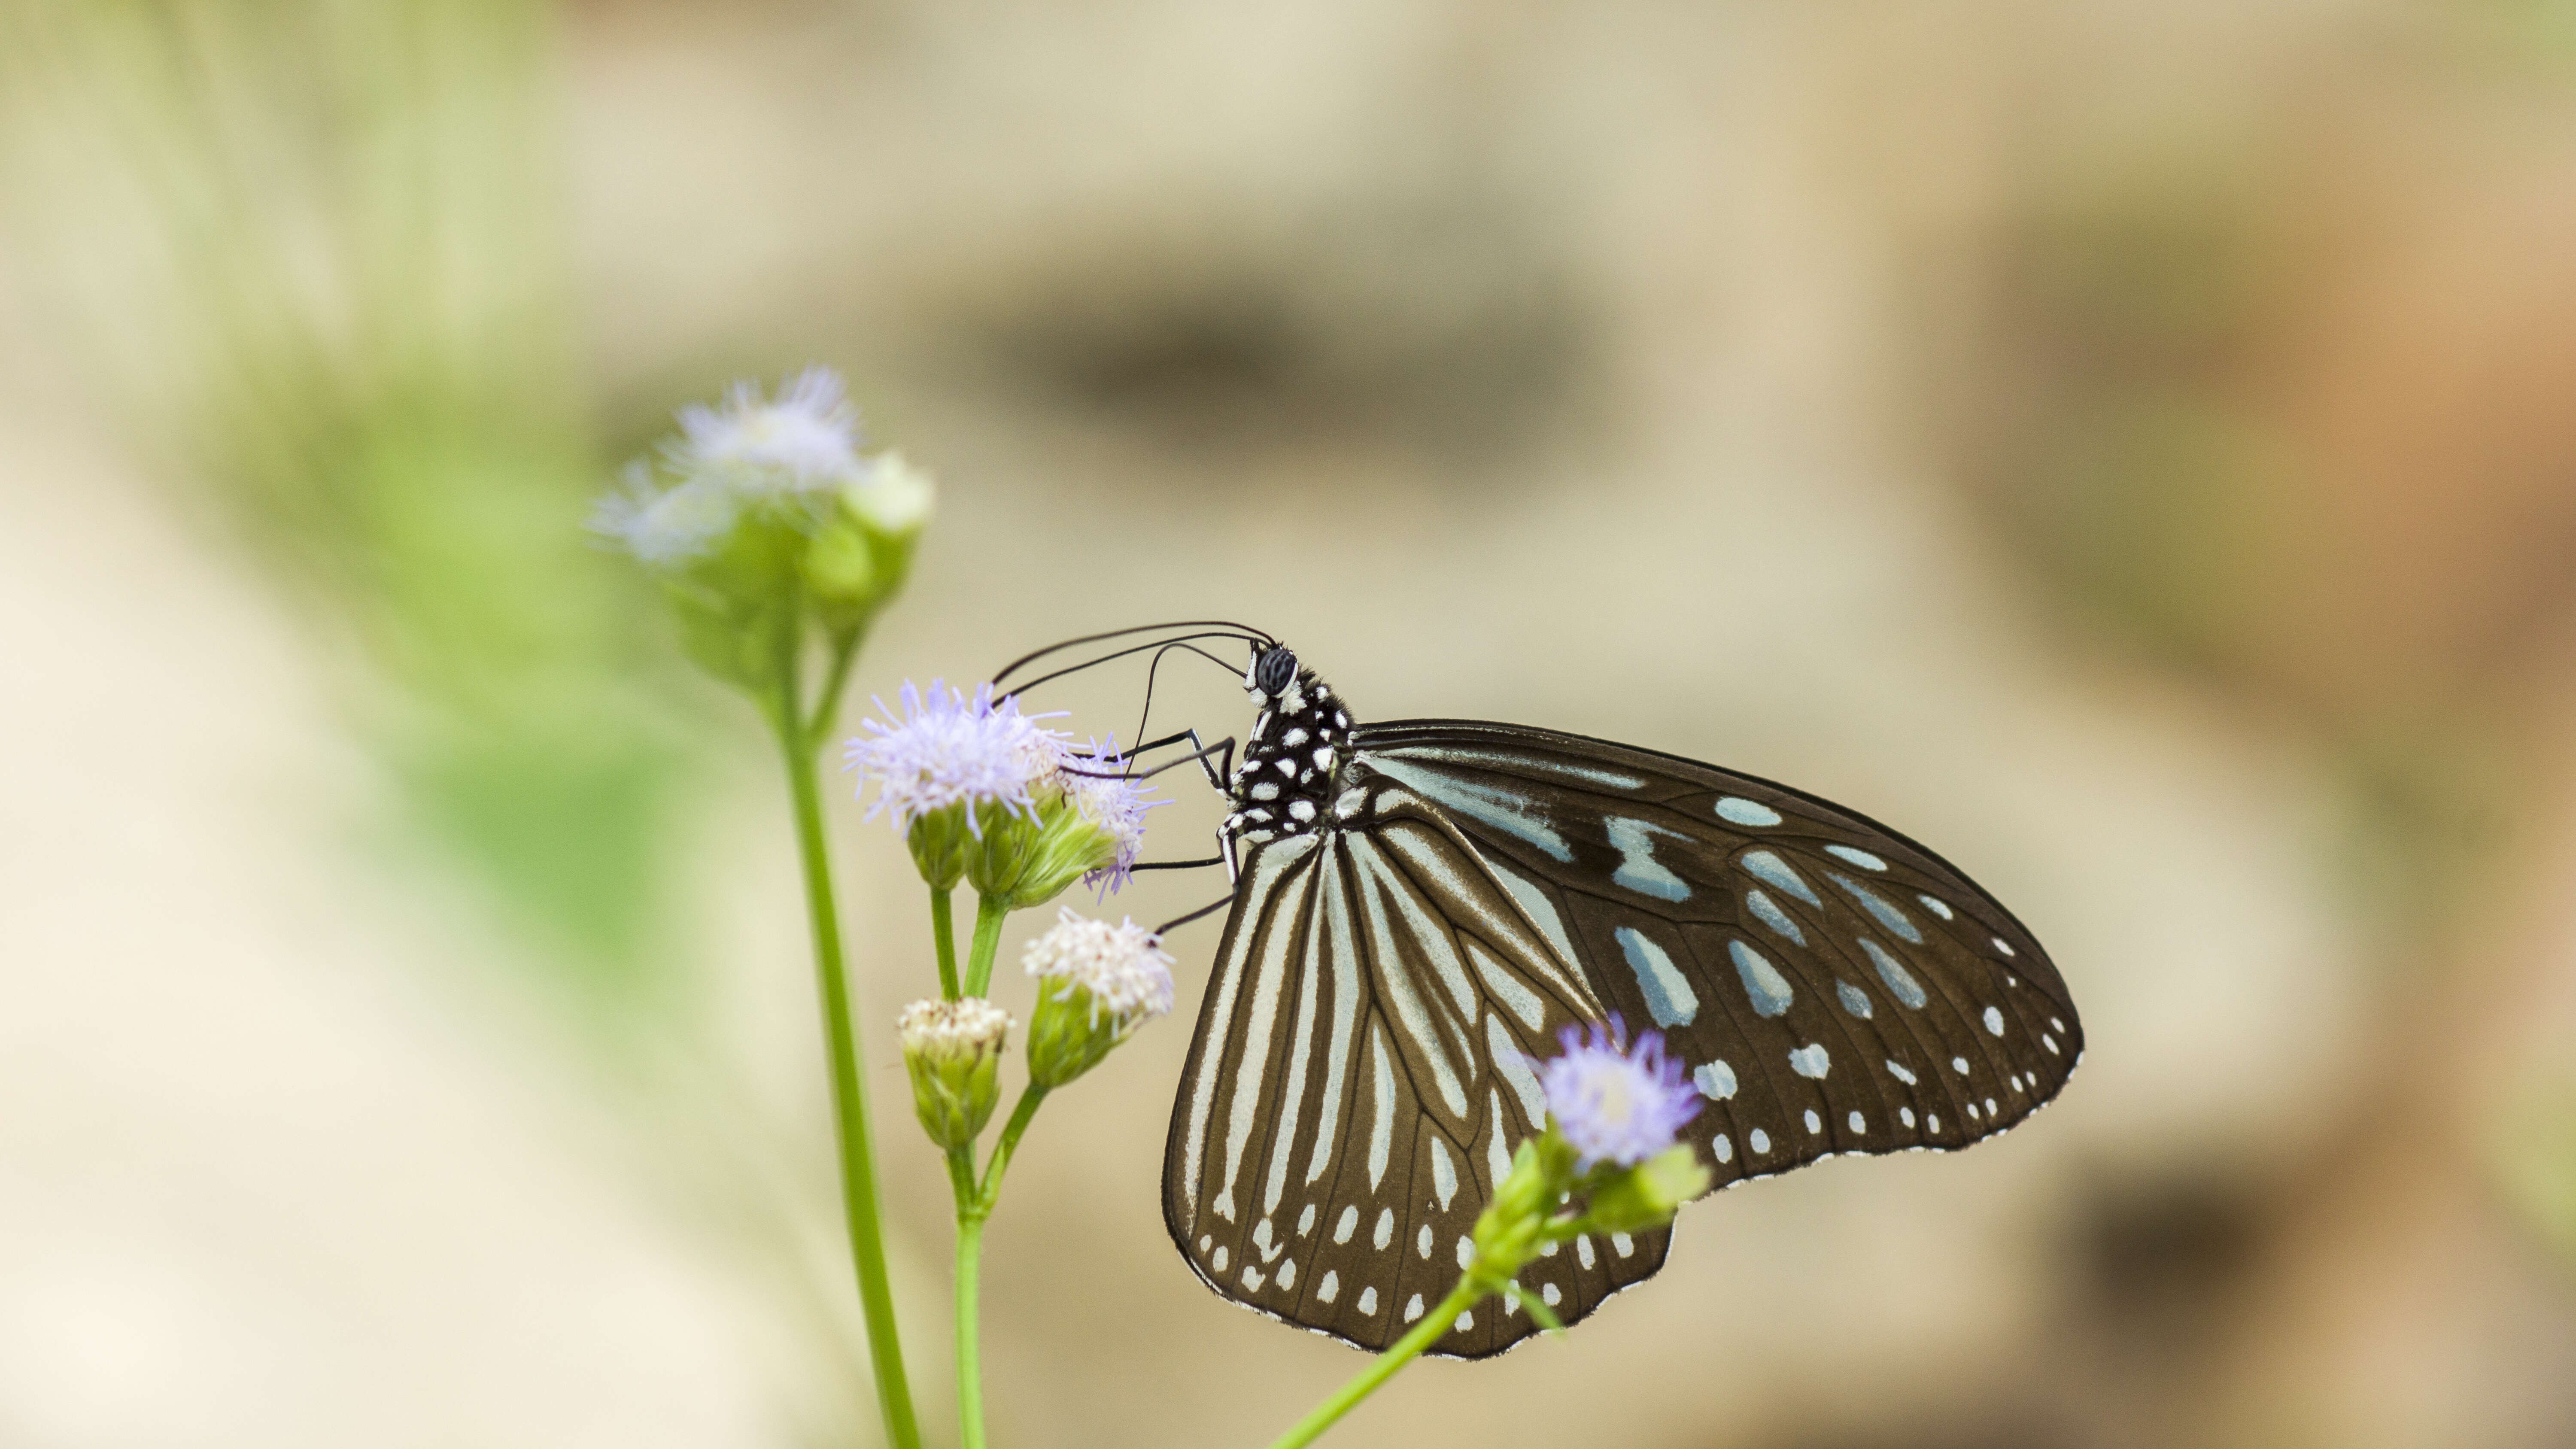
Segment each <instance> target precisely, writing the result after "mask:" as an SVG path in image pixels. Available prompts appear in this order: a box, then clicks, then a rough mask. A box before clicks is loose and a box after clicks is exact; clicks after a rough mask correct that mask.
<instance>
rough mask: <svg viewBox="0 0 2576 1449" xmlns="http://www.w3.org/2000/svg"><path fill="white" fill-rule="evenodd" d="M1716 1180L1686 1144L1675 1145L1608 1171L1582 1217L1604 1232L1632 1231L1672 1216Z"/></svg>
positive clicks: (1665, 1220)
mask: <svg viewBox="0 0 2576 1449" xmlns="http://www.w3.org/2000/svg"><path fill="white" fill-rule="evenodd" d="M1714 1181H1715V1179H1714V1178H1712V1177H1711V1176H1710V1175H1709V1170H1708V1169H1707V1168H1705V1167H1702V1166H1700V1164H1699V1159H1698V1158H1697V1157H1695V1156H1693V1155H1692V1153H1691V1149H1690V1148H1689V1147H1687V1146H1675V1147H1671V1148H1668V1149H1666V1150H1665V1151H1663V1152H1660V1153H1658V1154H1656V1155H1655V1156H1653V1157H1649V1158H1647V1159H1646V1160H1645V1161H1643V1162H1640V1163H1638V1164H1637V1165H1636V1166H1634V1167H1631V1168H1625V1169H1622V1170H1620V1171H1618V1172H1615V1173H1613V1174H1611V1175H1610V1177H1609V1179H1608V1180H1607V1181H1605V1182H1603V1183H1602V1184H1601V1185H1600V1186H1598V1187H1596V1188H1594V1189H1593V1190H1592V1195H1591V1201H1590V1204H1589V1209H1588V1211H1587V1212H1586V1213H1585V1214H1584V1215H1585V1217H1587V1218H1588V1219H1590V1220H1591V1222H1592V1224H1593V1226H1595V1227H1597V1228H1599V1229H1600V1230H1601V1231H1603V1232H1609V1233H1633V1232H1637V1231H1639V1230H1641V1229H1644V1228H1659V1227H1662V1226H1663V1225H1664V1224H1666V1223H1668V1222H1671V1221H1672V1220H1673V1214H1674V1213H1676V1212H1678V1211H1680V1210H1681V1205H1682V1204H1683V1203H1686V1202H1689V1201H1691V1200H1692V1199H1693V1198H1696V1197H1698V1196H1699V1195H1701V1194H1702V1193H1705V1192H1707V1191H1708V1190H1709V1187H1710V1186H1711V1184H1712V1183H1713V1182H1714Z"/></svg>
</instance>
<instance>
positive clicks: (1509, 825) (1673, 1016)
mask: <svg viewBox="0 0 2576 1449" xmlns="http://www.w3.org/2000/svg"><path fill="white" fill-rule="evenodd" d="M1357 743H1358V745H1359V747H1360V749H1359V755H1358V758H1357V760H1356V761H1355V765H1357V766H1358V767H1360V768H1363V769H1371V768H1373V769H1376V770H1378V771H1379V772H1381V773H1383V774H1385V775H1387V776H1389V777H1391V778H1395V779H1400V780H1402V781H1404V782H1405V783H1406V784H1407V785H1408V786H1410V787H1411V788H1413V789H1415V790H1418V791H1421V792H1423V793H1424V794H1425V795H1426V796H1427V797H1428V798H1429V799H1430V800H1431V801H1432V802H1433V803H1435V804H1438V805H1442V806H1445V807H1447V808H1448V809H1449V810H1450V812H1451V814H1452V816H1453V818H1455V819H1456V820H1457V822H1458V824H1459V827H1460V829H1461V830H1462V832H1463V833H1464V834H1465V835H1466V836H1467V837H1468V838H1469V839H1470V840H1472V841H1473V842H1474V844H1475V846H1476V847H1477V848H1478V850H1479V851H1480V852H1481V854H1482V855H1483V857H1484V859H1485V861H1486V863H1487V865H1488V867H1489V868H1490V869H1491V870H1492V871H1493V872H1494V874H1495V875H1496V876H1497V877H1499V878H1501V879H1502V880H1504V881H1505V882H1506V883H1507V886H1509V887H1510V888H1512V889H1514V890H1515V892H1516V894H1521V895H1534V896H1536V897H1538V898H1540V899H1541V900H1542V901H1543V902H1544V903H1545V904H1546V905H1547V906H1549V907H1551V908H1553V909H1554V911H1555V912H1556V913H1557V915H1558V917H1559V918H1560V919H1561V920H1562V921H1563V923H1564V930H1565V936H1566V941H1565V943H1564V944H1565V945H1566V946H1567V947H1568V948H1570V950H1571V951H1572V953H1573V954H1574V955H1575V957H1576V958H1577V959H1578V960H1579V962H1580V965H1581V968H1582V971H1583V974H1584V977H1585V979H1586V980H1587V982H1589V983H1590V984H1591V985H1592V986H1593V988H1594V989H1595V991H1596V992H1597V993H1598V994H1599V995H1600V996H1601V997H1602V999H1603V1000H1604V1001H1605V1002H1607V1003H1608V1004H1609V1005H1610V1006H1611V1007H1612V1009H1614V1010H1617V1011H1619V1012H1620V1013H1621V1014H1622V1015H1623V1016H1624V1017H1625V1018H1626V1019H1627V1020H1628V1021H1629V1022H1631V1023H1632V1024H1634V1025H1637V1026H1641V1027H1642V1026H1649V1025H1651V1026H1653V1027H1655V1028H1657V1029H1658V1030H1661V1031H1662V1032H1664V1034H1665V1037H1666V1041H1667V1045H1668V1047H1669V1048H1670V1049H1671V1050H1673V1051H1674V1052H1675V1053H1677V1054H1678V1055H1680V1056H1681V1057H1682V1059H1683V1060H1684V1061H1685V1062H1686V1063H1687V1064H1688V1065H1689V1066H1690V1067H1691V1068H1692V1069H1693V1075H1694V1080H1695V1081H1696V1082H1697V1083H1698V1084H1699V1086H1700V1088H1701V1090H1702V1092H1703V1094H1704V1095H1705V1096H1706V1097H1707V1098H1708V1099H1709V1108H1708V1110H1705V1111H1703V1112H1702V1114H1701V1117H1700V1120H1699V1121H1698V1123H1696V1124H1695V1127H1694V1132H1693V1140H1694V1144H1695V1145H1696V1146H1697V1147H1698V1148H1699V1150H1700V1152H1701V1154H1702V1156H1703V1158H1704V1159H1706V1161H1707V1164H1708V1166H1709V1167H1710V1168H1711V1170H1712V1171H1713V1172H1715V1173H1716V1175H1717V1180H1718V1181H1719V1182H1720V1183H1721V1184H1723V1183H1726V1182H1729V1181H1734V1180H1740V1179H1742V1178H1746V1177H1757V1176H1763V1175H1766V1174H1769V1173H1773V1172H1779V1171H1783V1170H1786V1169H1788V1168H1791V1167H1796V1166H1800V1165H1803V1164H1804V1163H1807V1162H1812V1161H1814V1160H1816V1159H1818V1158H1821V1157H1825V1156H1829V1155H1832V1154H1834V1153H1839V1152H1860V1153H1878V1152H1891V1151H1899V1150H1904V1149H1907V1148H1913V1147H1934V1148H1945V1147H1957V1146H1963V1145H1965V1144H1967V1143H1969V1142H1972V1141H1975V1140H1976V1139H1978V1138H1981V1137H1986V1136H1989V1135H1992V1134H1993V1133H1995V1132H1998V1131H2001V1130H2003V1129H2004V1128H2006V1127H2009V1126H2011V1125H2012V1124H2013V1123H2015V1122H2017V1121H2019V1120H2020V1119H2021V1118H2022V1117H2024V1116H2027V1115H2028V1114H2029V1113H2030V1112H2031V1111H2032V1110H2034V1109H2035V1108H2037V1107H2038V1106H2039V1105H2040V1104H2042V1103H2044V1102H2046V1101H2047V1100H2048V1099H2049V1098H2051V1097H2053V1096H2054V1095H2056V1093H2057V1091H2058V1089H2059V1088H2060V1087H2061V1086H2062V1085H2063V1084H2064V1083H2065V1080H2066V1077H2067V1074H2068V1073H2069V1072H2071V1071H2072V1070H2073V1067H2074V1064H2075V1060H2076V1057H2077V1055H2078V1053H2079V1052H2080V1050H2081V1047H2082V1031H2081V1027H2080V1025H2079V1024H2078V1022H2077V1021H2076V1018H2075V1011H2074V1007H2073V1005H2072V1003H2071V1002H2070V1001H2069V1000H2068V997H2067V992H2066V988H2065V985H2064V983H2063V982H2062V981H2061V980H2060V978H2059V977H2058V974H2057V971H2056V968H2055V967H2054V966H2053V965H2051V964H2050V962H2049V961H2048V959H2047V957H2046V955H2045V953H2043V952H2042V951H2041V950H2040V948H2039V945H2038V943H2037V942H2036V941H2035V940H2033V939H2032V938H2031V936H2030V934H2029V932H2028V931H2026V930H2024V929H2023V928H2022V926H2021V925H2020V923H2019V922H2017V921H2015V920H2014V919H2013V918H2012V916H2011V915H2010V913H2008V912H2006V911H2005V910H2004V909H2003V908H2002V907H2001V906H2000V905H1998V904H1996V903H1995V902H1994V900H1993V899H1992V898H1991V897H1989V896H1988V895H1986V894H1985V892H1984V891H1982V890H1980V889H1979V888H1978V887H1977V886H1975V885H1974V884H1973V883H1972V882H1970V881H1969V880H1967V878H1966V877H1965V876H1963V875H1961V874H1960V873H1959V872H1958V871H1957V870H1956V869H1954V868H1952V867H1951V866H1950V865H1949V864H1948V863H1947V862H1945V861H1943V860H1941V859H1940V858H1939V857H1938V856H1935V855H1933V854H1932V853H1931V852H1929V851H1926V850H1924V849H1923V848H1922V847H1920V846H1918V845H1916V844H1914V843H1913V842H1912V841H1910V840H1907V839H1906V838H1905V837H1903V836H1901V835H1898V834H1896V833H1895V832H1893V831H1890V830H1887V829H1885V828H1884V827H1882V826H1879V825H1877V824H1875V823H1874V822H1871V821H1869V820H1867V819H1865V818H1863V817H1861V816H1858V815H1855V814H1853V813H1851V812H1849V811H1846V810H1843V809H1841V808H1840V807H1837V806H1833V805H1830V804H1827V803H1826V802H1824V801H1820V800H1817V799H1815V798H1813V797H1811V796H1807V795H1804V794H1801V793H1799V792H1797V791H1794V790H1790V789H1787V788H1786V787H1783V786H1779V785H1775V784H1771V783H1769V782H1767V781H1762V780H1756V779H1754V778H1752V777H1750V776H1744V775H1737V774H1734V773H1732V772H1729V771H1724V770H1719V769H1716V768H1714V767H1712V766H1708V765H1703V764H1698V763H1696V762H1693V761H1688V760H1681V759H1676V758H1673V757H1670V756H1664V755H1658V754H1655V753H1653V752H1651V751H1645V750H1637V749H1633V748H1629V747H1626V746H1620V745H1613V744H1608V743H1605V742H1602V741H1595V740H1587V739H1583V738H1581V737H1579V736H1572V735H1561V734H1555V733H1552V732H1549V731H1544V730H1532V729H1524V728H1520V727H1516V726H1501V725H1483V724H1474V723H1464V722H1428V723H1411V724H1399V725H1389V726H1382V727H1374V728H1364V729H1363V730H1361V732H1360V734H1359V738H1358V741H1357Z"/></svg>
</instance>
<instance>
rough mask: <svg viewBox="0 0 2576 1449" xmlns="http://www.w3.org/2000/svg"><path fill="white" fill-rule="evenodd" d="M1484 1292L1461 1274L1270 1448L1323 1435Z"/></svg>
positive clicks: (1291, 1446)
mask: <svg viewBox="0 0 2576 1449" xmlns="http://www.w3.org/2000/svg"><path fill="white" fill-rule="evenodd" d="M1483 1296H1484V1293H1483V1292H1482V1291H1481V1290H1480V1289H1478V1288H1477V1287H1476V1286H1475V1283H1474V1280H1473V1279H1472V1278H1469V1277H1461V1278H1460V1279H1459V1280H1458V1286H1457V1287H1455V1288H1452V1289H1450V1290H1449V1296H1448V1297H1446V1298H1443V1299H1441V1300H1440V1306H1439V1307H1437V1308H1434V1309H1432V1310H1431V1311H1430V1312H1429V1313H1426V1314H1424V1315H1423V1316H1422V1321H1421V1322H1420V1323H1417V1324H1415V1325H1413V1331H1412V1332H1411V1333H1408V1334H1406V1335H1405V1336H1404V1337H1402V1338H1399V1339H1397V1340H1396V1341H1395V1344H1394V1346H1393V1347H1391V1348H1389V1349H1387V1351H1386V1352H1384V1353H1381V1354H1379V1355H1378V1356H1377V1357H1376V1358H1374V1359H1371V1360H1370V1361H1369V1366H1368V1367H1367V1368H1364V1369H1362V1370H1360V1372H1359V1375H1358V1376H1357V1377H1355V1378H1353V1379H1352V1380H1351V1381H1350V1382H1349V1383H1347V1384H1344V1385H1342V1387H1341V1388H1340V1389H1339V1390H1338V1391H1336V1392H1335V1393H1334V1395H1333V1396H1332V1397H1331V1398H1329V1399H1326V1400H1325V1401H1324V1402H1322V1403H1320V1404H1317V1405H1316V1406H1315V1409H1314V1412H1312V1413H1310V1414H1308V1415H1307V1416H1306V1417H1304V1418H1302V1419H1300V1420H1298V1421H1297V1423H1296V1426H1295V1427H1293V1428H1291V1429H1290V1430H1289V1431H1288V1432H1287V1433H1285V1434H1282V1435H1280V1436H1279V1437H1278V1438H1276V1439H1273V1440H1271V1441H1270V1449H1300V1446H1302V1445H1306V1444H1312V1443H1314V1442H1315V1441H1316V1440H1317V1439H1319V1438H1322V1437H1323V1434H1324V1431H1325V1430H1327V1429H1329V1428H1331V1427H1333V1425H1334V1424H1335V1423H1337V1422H1339V1420H1340V1419H1341V1417H1342V1416H1343V1415H1344V1414H1347V1413H1349V1412H1350V1411H1351V1410H1352V1409H1354V1408H1357V1407H1358V1406H1359V1402H1360V1400H1362V1399H1365V1398H1367V1397H1368V1396H1369V1395H1371V1394H1373V1393H1376V1392H1377V1390H1378V1387H1379V1386H1380V1385H1381V1384H1384V1383H1385V1382H1386V1381H1387V1380H1388V1379H1391V1378H1393V1377H1395V1376H1396V1373H1397V1372H1398V1371H1399V1370H1401V1369H1402V1368H1403V1367H1404V1366H1405V1365H1406V1364H1409V1363H1411V1362H1413V1361H1414V1360H1415V1359H1417V1358H1419V1357H1421V1356H1422V1351H1423V1350H1424V1349H1427V1348H1429V1347H1430V1346H1431V1345H1432V1344H1433V1343H1434V1342H1436V1341H1437V1340H1438V1339H1439V1337H1440V1335H1442V1334H1444V1333H1447V1332H1448V1331H1449V1325H1450V1324H1452V1323H1455V1322H1457V1321H1458V1315H1459V1314H1461V1313H1464V1312H1466V1311H1467V1310H1468V1309H1470V1308H1473V1307H1475V1306H1476V1300H1477V1299H1479V1298H1482V1297H1483Z"/></svg>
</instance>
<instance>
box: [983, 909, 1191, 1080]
mask: <svg viewBox="0 0 2576 1449" xmlns="http://www.w3.org/2000/svg"><path fill="white" fill-rule="evenodd" d="M1021 960H1022V963H1023V964H1024V965H1026V967H1027V968H1028V973H1029V974H1030V975H1031V976H1034V977H1036V978H1038V1005H1037V1011H1036V1013H1035V1015H1034V1016H1033V1017H1032V1018H1031V1020H1030V1022H1029V1081H1030V1082H1031V1083H1032V1084H1033V1085H1035V1086H1038V1087H1041V1088H1044V1089H1047V1090H1050V1091H1052V1090H1054V1089H1055V1088H1057V1087H1061V1086H1064V1085H1066V1084H1067V1083H1069V1082H1071V1081H1073V1080H1074V1079H1075V1078H1077V1077H1080V1076H1081V1075H1082V1074H1083V1073H1085V1072H1087V1071H1090V1070H1091V1069H1092V1068H1093V1067H1096V1066H1098V1065H1100V1062H1101V1060H1102V1058H1104V1057H1107V1056H1108V1055H1109V1053H1110V1052H1111V1051H1113V1050H1115V1049H1116V1048H1117V1046H1118V1044H1119V1043H1120V1042H1123V1041H1125V1040H1126V1039H1127V1038H1128V1037H1129V1036H1130V1035H1132V1034H1133V1033H1134V1032H1135V1030H1136V1028H1137V1027H1139V1026H1142V1025H1144V1024H1145V1023H1146V1022H1148V1021H1151V1020H1153V1019H1154V1018H1155V1017H1158V1016H1161V1015H1163V1014H1165V1013H1167V1012H1169V1011H1170V1010H1171V1009H1172V958H1171V957H1169V956H1167V955H1165V954H1164V953H1163V950H1162V947H1161V945H1160V941H1159V938H1157V937H1156V936H1155V935H1154V934H1153V933H1152V932H1151V931H1148V930H1146V929H1145V928H1144V927H1142V926H1139V925H1137V924H1136V923H1135V922H1133V921H1128V922H1125V923H1123V924H1120V925H1116V926H1113V925H1110V924H1109V923H1108V922H1106V921H1094V920H1090V919H1087V918H1085V917H1082V916H1077V915H1075V914H1074V913H1073V912H1072V911H1070V910H1066V911H1063V912H1060V913H1059V918H1058V920H1057V923H1056V926H1055V928H1054V929H1053V930H1050V931H1048V932H1047V933H1046V934H1045V935H1043V936H1040V937H1038V938H1037V939H1036V940H1034V941H1031V942H1030V943H1029V945H1028V950H1027V951H1026V952H1025V953H1024V954H1023V955H1022V957H1021Z"/></svg>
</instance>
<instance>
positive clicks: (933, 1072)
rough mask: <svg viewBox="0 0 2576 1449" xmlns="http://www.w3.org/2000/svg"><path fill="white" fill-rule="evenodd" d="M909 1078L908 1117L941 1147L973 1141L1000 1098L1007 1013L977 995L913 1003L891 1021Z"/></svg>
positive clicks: (989, 1118)
mask: <svg viewBox="0 0 2576 1449" xmlns="http://www.w3.org/2000/svg"><path fill="white" fill-rule="evenodd" d="M895 1030H896V1032H897V1034H898V1035H899V1036H901V1037H902V1039H903V1064H904V1068H905V1070H906V1071H907V1072H909V1073H910V1075H911V1077H912V1110H913V1115H915V1116H916V1117H919V1118H920V1119H921V1128H922V1130H923V1131H924V1132H927V1133H929V1134H930V1140H931V1141H932V1142H934V1143H937V1144H938V1145H939V1146H941V1147H943V1148H947V1147H964V1146H968V1145H970V1144H971V1143H973V1142H974V1140H975V1137H976V1134H978V1133H980V1132H982V1131H983V1130H984V1124H985V1123H986V1122H989V1121H991V1120H992V1117H993V1106H994V1104H995V1103H996V1102H998V1101H1000V1100H1001V1095H1002V1093H1001V1082H1000V1073H1001V1061H1002V1046H1003V1043H1004V1041H1005V1040H1006V1039H1007V1038H1008V1037H1009V1035H1010V1031H1011V1018H1010V1015H1009V1014H1008V1013H1007V1012H1005V1011H1003V1010H1002V1008H1000V1007H998V1006H995V1005H994V1004H993V1003H991V1002H989V1001H986V1000H984V999H983V998H981V997H976V996H969V997H965V998H963V999H962V1000H957V1001H916V1002H914V1003H913V1004H912V1005H910V1006H907V1007H905V1008H904V1009H903V1014H902V1015H901V1016H899V1017H897V1018H896V1019H895Z"/></svg>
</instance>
